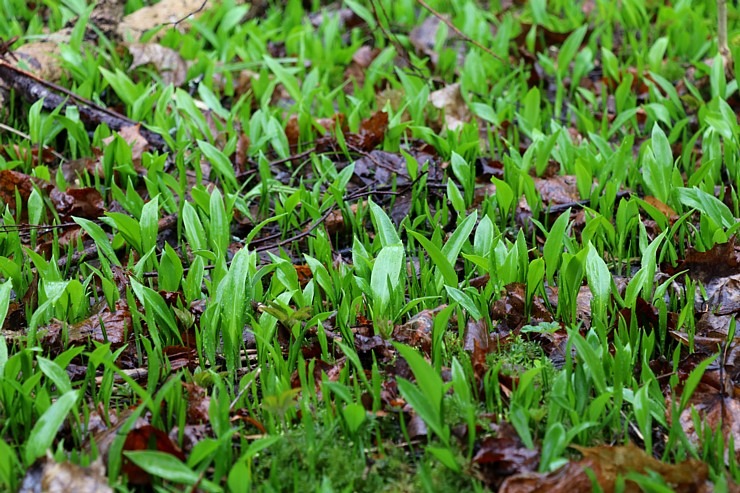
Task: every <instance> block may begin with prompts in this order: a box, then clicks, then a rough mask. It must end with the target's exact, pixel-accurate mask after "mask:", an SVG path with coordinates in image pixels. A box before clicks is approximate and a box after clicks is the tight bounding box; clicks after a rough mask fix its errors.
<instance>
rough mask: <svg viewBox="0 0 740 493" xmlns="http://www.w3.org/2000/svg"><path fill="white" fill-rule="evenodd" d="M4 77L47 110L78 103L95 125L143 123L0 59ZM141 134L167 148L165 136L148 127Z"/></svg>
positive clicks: (119, 126)
mask: <svg viewBox="0 0 740 493" xmlns="http://www.w3.org/2000/svg"><path fill="white" fill-rule="evenodd" d="M0 79H2V80H3V81H4V82H5V84H7V85H8V87H10V88H12V89H14V90H15V91H16V92H18V94H20V95H21V96H22V97H23V98H24V99H26V100H27V101H29V102H31V103H35V102H36V101H38V100H39V99H43V101H44V102H43V105H44V109H45V110H47V111H52V110H54V109H56V108H58V107H59V106H65V107H66V106H68V105H71V104H74V105H75V106H77V107H78V109H79V112H80V117H81V119H82V121H83V122H84V123H86V124H88V125H91V126H97V125H99V124H101V123H105V124H106V125H108V126H109V127H110V128H111V129H112V130H121V129H122V128H124V127H131V126H135V125H140V122H136V121H134V120H131V119H130V118H127V117H125V116H124V115H121V114H120V113H117V112H115V111H112V110H109V109H107V108H103V107H101V106H99V105H97V104H95V103H94V102H92V101H90V100H88V99H85V98H83V97H81V96H79V95H77V94H75V93H73V92H72V91H70V90H68V89H65V88H63V87H61V86H59V85H57V84H54V83H53V82H49V81H46V80H43V79H41V78H39V77H36V76H35V75H33V74H32V73H30V72H26V71H25V70H22V69H20V68H18V67H15V66H13V65H12V64H10V63H8V62H7V61H5V60H2V59H0ZM140 133H141V135H142V136H143V137H144V138H145V139H146V140H147V142H149V145H150V146H151V147H152V148H154V149H158V150H162V149H164V148H165V142H164V139H163V138H162V136H161V135H159V134H157V133H155V132H152V131H151V130H147V129H146V128H142V129H141V130H140Z"/></svg>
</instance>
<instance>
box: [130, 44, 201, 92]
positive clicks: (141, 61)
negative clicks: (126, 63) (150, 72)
mask: <svg viewBox="0 0 740 493" xmlns="http://www.w3.org/2000/svg"><path fill="white" fill-rule="evenodd" d="M128 51H129V53H131V55H132V56H133V57H134V59H133V61H132V62H131V66H130V67H129V68H131V69H135V68H136V67H141V66H142V65H150V64H151V65H153V66H154V67H155V69H156V70H157V73H159V75H160V76H161V77H162V81H163V82H164V83H165V84H172V85H174V86H175V87H179V86H181V85H182V84H183V83H184V82H185V80H186V78H187V74H188V65H187V63H186V62H185V60H183V58H182V57H181V56H180V54H179V53H178V52H177V51H175V50H173V49H172V48H167V47H165V46H162V45H160V44H156V43H148V44H142V43H132V44H129V45H128Z"/></svg>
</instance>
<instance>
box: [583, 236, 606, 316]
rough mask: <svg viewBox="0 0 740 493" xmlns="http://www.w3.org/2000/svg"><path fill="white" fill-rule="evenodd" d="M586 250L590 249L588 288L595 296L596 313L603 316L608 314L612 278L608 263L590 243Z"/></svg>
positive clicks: (587, 273) (587, 261) (587, 265)
mask: <svg viewBox="0 0 740 493" xmlns="http://www.w3.org/2000/svg"><path fill="white" fill-rule="evenodd" d="M586 248H587V249H588V255H587V256H586V277H587V278H588V287H589V289H591V293H592V294H593V303H594V305H595V308H596V310H594V311H595V312H596V313H597V314H601V315H602V316H603V315H605V314H606V308H607V305H608V303H609V300H610V298H611V284H612V276H611V273H609V268H608V267H607V266H606V262H604V259H602V258H601V256H600V255H599V254H598V252H597V251H596V248H594V246H593V245H592V244H591V242H590V241H589V242H588V245H587V246H586Z"/></svg>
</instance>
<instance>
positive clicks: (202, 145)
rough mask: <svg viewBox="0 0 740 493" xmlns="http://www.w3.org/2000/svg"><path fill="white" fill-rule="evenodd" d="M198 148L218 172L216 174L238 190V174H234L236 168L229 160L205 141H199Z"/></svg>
mask: <svg viewBox="0 0 740 493" xmlns="http://www.w3.org/2000/svg"><path fill="white" fill-rule="evenodd" d="M198 148H199V149H200V152H202V153H203V155H204V156H205V157H206V159H207V160H208V161H209V162H210V163H211V166H213V169H215V170H216V173H218V174H219V175H220V176H221V178H222V179H224V180H225V181H226V182H227V183H228V184H229V185H230V186H231V188H232V189H237V188H238V187H239V185H238V183H237V181H236V174H234V166H232V164H231V161H229V158H228V157H227V156H226V155H225V154H224V153H223V152H221V151H220V150H219V149H217V148H216V147H214V146H213V145H211V144H210V143H208V142H206V141H205V140H199V141H198Z"/></svg>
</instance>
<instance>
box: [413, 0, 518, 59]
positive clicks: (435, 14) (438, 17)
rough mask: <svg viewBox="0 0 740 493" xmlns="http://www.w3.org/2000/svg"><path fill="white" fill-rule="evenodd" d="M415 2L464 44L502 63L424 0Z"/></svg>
mask: <svg viewBox="0 0 740 493" xmlns="http://www.w3.org/2000/svg"><path fill="white" fill-rule="evenodd" d="M416 1H417V2H419V5H421V6H422V7H424V8H425V9H427V10H428V11H429V13H431V14H432V15H433V16H434V17H436V18H437V19H439V20H441V21H442V22H444V23H445V24H447V27H449V28H450V29H452V30H453V31H455V34H457V35H458V36H460V37H461V38H462V39H463V40H464V41H465V42H467V43H470V44H472V45H474V46H476V47H478V48H480V49H481V50H483V51H485V52H486V53H488V54H489V55H491V56H492V57H493V58H495V59H496V60H500V61H502V62H503V61H504V59H503V58H501V57H500V56H498V55H497V54H495V53H494V52H493V51H491V50H490V49H489V48H486V47H485V46H483V45H482V44H480V43H479V42H477V41H476V40H474V39H473V38H471V37H470V36H468V35H467V34H465V33H464V32H462V31H461V30H459V29H458V28H457V27H455V25H454V24H453V23H452V21H450V20H449V19H448V18H446V17H445V16H443V15H442V14H440V13H439V12H437V11H436V10H434V9H433V8H432V7H431V5H429V4H428V3H426V2H425V1H424V0H416Z"/></svg>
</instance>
